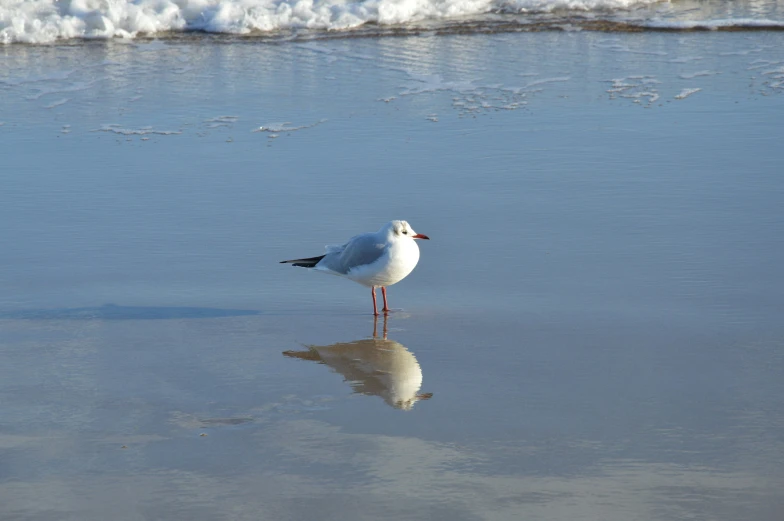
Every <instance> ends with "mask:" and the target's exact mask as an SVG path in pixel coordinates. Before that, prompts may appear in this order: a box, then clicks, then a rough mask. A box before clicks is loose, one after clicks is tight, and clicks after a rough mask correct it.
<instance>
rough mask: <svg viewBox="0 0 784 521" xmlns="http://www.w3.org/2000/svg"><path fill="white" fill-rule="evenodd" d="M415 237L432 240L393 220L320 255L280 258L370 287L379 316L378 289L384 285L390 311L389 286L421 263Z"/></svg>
mask: <svg viewBox="0 0 784 521" xmlns="http://www.w3.org/2000/svg"><path fill="white" fill-rule="evenodd" d="M414 239H425V240H430V237H428V236H427V235H422V234H421V233H416V232H415V231H414V229H413V228H411V225H410V224H408V223H407V222H406V221H390V222H388V223H387V224H385V225H384V226H382V227H381V229H380V230H379V231H377V232H369V233H363V234H361V235H356V236H354V237H352V238H351V239H349V240H348V242H347V243H345V244H342V245H340V246H327V253H325V254H324V255H321V256H320V257H310V258H308V259H292V260H286V261H281V264H291V265H292V266H299V267H301V268H311V269H314V270H316V271H321V272H324V273H329V274H331V275H338V276H341V277H346V278H348V279H351V280H353V281H354V282H358V283H360V284H362V285H363V286H368V287H369V288H370V293H371V295H372V296H373V314H374V315H375V316H378V306H377V305H376V288H377V287H381V295H382V296H383V297H384V309H382V311H383V312H384V314H386V313H388V312H389V306H388V305H387V286H391V285H392V284H395V283H396V282H400V281H401V280H403V279H404V278H406V277H407V276H408V274H409V273H411V272H412V271H413V270H414V267H415V266H416V265H417V262H419V246H417V243H416V241H415V240H414Z"/></svg>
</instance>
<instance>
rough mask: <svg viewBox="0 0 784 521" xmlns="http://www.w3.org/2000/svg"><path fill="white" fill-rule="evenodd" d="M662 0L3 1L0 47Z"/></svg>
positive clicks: (396, 21) (356, 24) (404, 20)
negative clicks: (72, 39) (174, 33)
mask: <svg viewBox="0 0 784 521" xmlns="http://www.w3.org/2000/svg"><path fill="white" fill-rule="evenodd" d="M657 1H658V0H364V1H354V2H352V1H347V0H130V1H128V0H60V1H58V0H2V1H0V42H3V43H6V44H7V43H14V42H25V43H50V42H54V41H56V40H60V39H70V38H114V37H118V38H134V37H136V36H137V35H140V34H145V35H154V34H158V33H162V32H172V31H174V32H177V31H206V32H214V33H229V34H248V33H252V32H272V31H280V30H296V29H315V30H345V29H352V28H356V27H359V26H362V25H365V24H379V25H394V24H405V23H411V22H419V21H424V20H434V21H438V20H449V19H453V18H457V17H462V18H466V17H471V16H478V15H482V14H486V13H543V12H552V11H555V10H580V11H596V10H605V11H606V10H617V9H626V8H630V7H633V6H639V5H646V4H655V3H657Z"/></svg>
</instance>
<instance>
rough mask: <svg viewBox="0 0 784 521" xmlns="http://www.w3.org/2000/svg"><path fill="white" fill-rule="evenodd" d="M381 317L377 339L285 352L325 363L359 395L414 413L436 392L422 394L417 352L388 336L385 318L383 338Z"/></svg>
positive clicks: (289, 355)
mask: <svg viewBox="0 0 784 521" xmlns="http://www.w3.org/2000/svg"><path fill="white" fill-rule="evenodd" d="M377 332H378V317H374V320H373V336H372V337H370V338H364V339H362V340H355V341H353V342H339V343H336V344H330V345H326V346H317V345H308V346H305V347H307V348H308V349H307V351H284V352H283V355H284V356H287V357H289V358H298V359H300V360H310V361H312V362H316V363H319V364H324V365H326V366H328V367H329V368H330V369H332V371H333V372H335V373H338V374H340V375H341V376H343V380H344V381H345V382H347V383H348V384H349V385H350V386H351V388H352V389H353V390H354V392H355V393H359V394H365V395H374V396H379V397H381V398H382V399H383V400H384V402H386V403H387V405H389V406H391V407H394V408H396V409H403V410H410V409H411V408H412V407H413V406H414V404H415V403H416V402H418V401H419V400H427V399H429V398H431V397H432V396H433V393H420V392H419V390H420V388H421V387H422V378H423V376H422V368H421V366H420V365H419V361H418V360H417V359H416V356H414V353H412V352H411V351H409V350H408V348H406V346H404V345H403V344H401V343H400V342H396V341H394V340H390V339H389V338H388V337H387V316H386V315H384V325H383V336H382V337H379V336H378V334H377Z"/></svg>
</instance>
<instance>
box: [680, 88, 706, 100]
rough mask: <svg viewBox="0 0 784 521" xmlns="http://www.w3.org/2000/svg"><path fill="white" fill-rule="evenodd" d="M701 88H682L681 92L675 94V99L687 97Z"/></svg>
mask: <svg viewBox="0 0 784 521" xmlns="http://www.w3.org/2000/svg"><path fill="white" fill-rule="evenodd" d="M701 90H702V89H699V88H694V89H683V90H682V91H681V93H680V94H677V95H676V96H675V99H686V98H688V97H689V96H691V95H692V94H695V93H697V92H699V91H701Z"/></svg>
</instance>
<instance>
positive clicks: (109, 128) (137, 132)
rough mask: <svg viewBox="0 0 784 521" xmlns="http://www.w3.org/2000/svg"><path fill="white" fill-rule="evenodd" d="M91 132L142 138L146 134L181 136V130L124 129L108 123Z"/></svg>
mask: <svg viewBox="0 0 784 521" xmlns="http://www.w3.org/2000/svg"><path fill="white" fill-rule="evenodd" d="M92 132H113V133H115V134H121V135H123V136H144V135H147V134H158V135H161V136H172V135H177V134H182V130H156V129H154V128H153V127H141V128H124V127H121V126H120V125H118V124H116V123H109V124H105V125H101V128H96V129H94V130H92Z"/></svg>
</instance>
